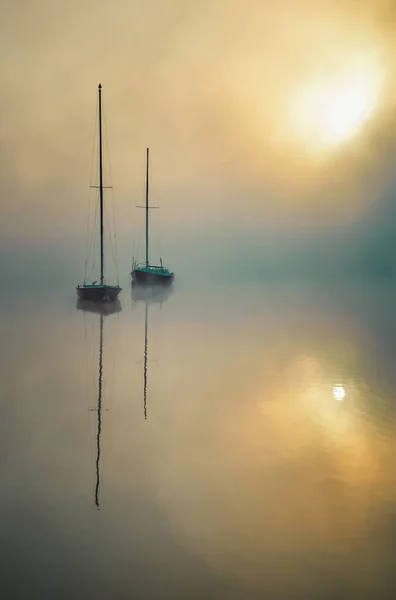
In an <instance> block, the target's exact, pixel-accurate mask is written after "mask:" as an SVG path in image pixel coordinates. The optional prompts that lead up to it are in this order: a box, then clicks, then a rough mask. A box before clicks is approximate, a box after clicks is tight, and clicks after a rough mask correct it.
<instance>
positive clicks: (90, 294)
mask: <svg viewBox="0 0 396 600" xmlns="http://www.w3.org/2000/svg"><path fill="white" fill-rule="evenodd" d="M98 104H99V186H97V187H98V188H99V207H100V283H98V282H97V281H94V282H93V283H86V281H84V283H83V284H82V285H78V286H77V288H76V290H77V295H78V297H79V298H80V299H81V300H89V301H92V302H109V301H113V300H115V299H116V298H117V297H118V295H119V293H120V292H121V288H120V286H119V285H109V284H107V283H106V282H105V276H104V203H103V189H104V188H103V152H102V84H99V86H98ZM94 187H96V186H94Z"/></svg>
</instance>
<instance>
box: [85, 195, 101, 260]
mask: <svg viewBox="0 0 396 600" xmlns="http://www.w3.org/2000/svg"><path fill="white" fill-rule="evenodd" d="M97 220H98V204H97V203H96V204H95V213H94V220H93V227H92V231H91V239H90V241H89V247H88V254H87V265H88V261H89V259H90V257H91V251H92V246H93V247H94V252H93V256H94V255H95V239H96V237H95V236H96V223H97Z"/></svg>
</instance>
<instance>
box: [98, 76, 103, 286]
mask: <svg viewBox="0 0 396 600" xmlns="http://www.w3.org/2000/svg"><path fill="white" fill-rule="evenodd" d="M98 92H99V94H98V95H99V197H100V284H101V285H103V279H104V276H103V270H104V268H103V267H104V249H103V164H102V163H103V157H102V84H101V83H99V86H98Z"/></svg>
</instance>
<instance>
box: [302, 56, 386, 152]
mask: <svg viewBox="0 0 396 600" xmlns="http://www.w3.org/2000/svg"><path fill="white" fill-rule="evenodd" d="M348 58H349V57H348V55H347V54H346V56H345V58H344V64H343V65H342V66H341V67H340V68H339V69H338V70H336V71H335V72H334V73H326V72H324V73H323V74H318V75H316V76H313V77H312V79H308V80H307V81H304V82H303V83H302V84H301V85H300V86H299V87H298V90H297V93H296V94H295V96H292V98H291V106H290V109H291V110H290V113H291V114H290V117H291V125H292V127H293V128H294V130H295V132H296V134H297V136H298V138H299V139H300V141H301V142H302V143H303V144H304V146H305V147H306V148H307V150H308V151H314V152H321V151H327V150H331V149H334V148H335V147H336V146H339V145H341V144H343V143H345V142H347V141H349V140H351V139H352V138H354V137H356V136H357V135H358V134H359V133H360V132H361V131H362V129H363V127H364V125H365V124H366V123H367V121H368V120H369V119H370V118H371V117H373V116H374V114H375V111H376V109H377V107H378V104H379V101H380V96H381V90H382V86H383V84H384V80H385V74H384V71H383V68H382V67H381V65H380V64H379V63H378V62H376V61H375V60H374V59H373V58H372V57H368V58H367V57H363V58H362V59H360V61H357V60H349V62H348ZM352 58H353V57H352Z"/></svg>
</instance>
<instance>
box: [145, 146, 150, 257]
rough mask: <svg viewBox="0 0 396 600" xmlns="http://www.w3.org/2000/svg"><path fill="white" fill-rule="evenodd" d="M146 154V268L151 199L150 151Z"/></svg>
mask: <svg viewBox="0 0 396 600" xmlns="http://www.w3.org/2000/svg"><path fill="white" fill-rule="evenodd" d="M146 152H147V154H146V267H148V266H149V264H150V263H149V224H148V221H149V219H148V211H149V205H148V197H149V149H148V148H147V151H146Z"/></svg>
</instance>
